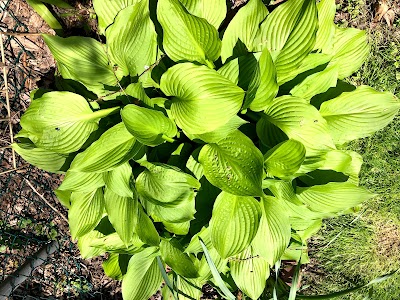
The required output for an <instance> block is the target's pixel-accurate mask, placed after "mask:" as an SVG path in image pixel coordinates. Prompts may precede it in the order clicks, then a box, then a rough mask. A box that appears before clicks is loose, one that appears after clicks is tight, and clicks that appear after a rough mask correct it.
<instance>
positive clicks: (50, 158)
mask: <svg viewBox="0 0 400 300" xmlns="http://www.w3.org/2000/svg"><path fill="white" fill-rule="evenodd" d="M11 147H12V148H13V150H14V151H15V152H17V153H18V154H19V155H20V156H21V157H22V158H23V159H24V160H26V161H27V162H28V163H30V164H32V165H34V166H36V167H38V168H40V169H42V170H45V171H47V172H54V173H59V172H60V170H61V169H62V166H63V165H64V164H65V160H66V159H67V156H66V155H65V154H60V153H56V152H52V151H49V150H45V149H42V148H36V147H34V145H33V144H25V143H13V144H12V145H11Z"/></svg>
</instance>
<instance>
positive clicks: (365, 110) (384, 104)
mask: <svg viewBox="0 0 400 300" xmlns="http://www.w3.org/2000/svg"><path fill="white" fill-rule="evenodd" d="M399 109H400V102H399V101H398V100H397V99H396V97H395V96H394V95H393V94H391V93H389V92H378V91H376V90H374V89H373V88H371V87H369V86H360V87H358V88H357V89H356V90H354V91H352V92H347V93H342V94H341V95H340V96H339V97H337V98H335V99H332V100H329V101H326V102H324V103H322V105H321V108H320V113H321V115H322V116H323V117H324V119H325V120H326V121H327V123H328V127H329V131H330V132H331V135H332V137H333V140H334V142H335V144H337V145H341V144H344V143H346V142H348V141H351V140H354V139H358V138H363V137H366V136H369V135H371V134H373V133H374V132H375V131H378V130H380V129H382V128H384V127H385V126H386V125H388V124H389V123H390V122H391V121H392V120H393V118H394V117H395V116H396V114H397V112H398V111H399Z"/></svg>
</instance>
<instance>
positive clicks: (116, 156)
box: [70, 122, 143, 173]
mask: <svg viewBox="0 0 400 300" xmlns="http://www.w3.org/2000/svg"><path fill="white" fill-rule="evenodd" d="M142 147H143V145H142V144H140V143H139V142H138V141H137V140H136V138H135V137H134V136H133V135H131V134H130V133H129V131H128V130H127V129H126V128H125V125H124V123H122V122H121V123H119V124H117V125H115V126H113V127H111V128H110V129H108V130H107V131H106V132H105V133H103V134H102V136H101V137H100V138H99V139H98V140H97V141H95V142H94V143H93V144H91V145H90V147H89V148H87V149H86V150H85V151H83V152H82V153H79V154H78V155H77V156H76V157H75V159H74V160H73V162H72V164H71V168H70V170H71V171H74V172H94V173H102V172H105V171H109V170H112V169H114V168H116V167H118V166H120V165H122V164H123V163H125V162H127V161H128V160H130V159H131V158H133V157H134V156H135V155H136V154H137V153H138V152H139V151H140V150H141V149H142Z"/></svg>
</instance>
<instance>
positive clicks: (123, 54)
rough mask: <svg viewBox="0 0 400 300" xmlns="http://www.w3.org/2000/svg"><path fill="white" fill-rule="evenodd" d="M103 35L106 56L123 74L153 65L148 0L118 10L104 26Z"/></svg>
mask: <svg viewBox="0 0 400 300" xmlns="http://www.w3.org/2000/svg"><path fill="white" fill-rule="evenodd" d="M133 32H134V33H135V34H132V33H133ZM106 37H107V47H108V51H109V54H110V59H111V61H112V62H113V63H114V64H116V65H117V66H118V67H119V68H121V69H122V73H123V74H124V75H125V76H126V75H131V76H136V75H140V74H142V73H143V72H144V71H145V70H146V69H147V68H149V66H151V65H152V64H154V63H155V62H156V60H157V34H156V31H155V28H154V24H153V22H152V21H151V19H150V11H149V0H141V1H139V2H138V3H136V4H135V5H131V6H128V7H126V8H124V9H123V10H121V11H120V12H119V13H118V15H117V17H116V18H115V21H114V23H113V24H112V25H111V26H110V27H109V28H107V31H106Z"/></svg>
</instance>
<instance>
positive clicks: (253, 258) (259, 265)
mask: <svg viewBox="0 0 400 300" xmlns="http://www.w3.org/2000/svg"><path fill="white" fill-rule="evenodd" d="M229 264H230V268H231V275H232V278H233V280H234V281H235V283H236V285H237V286H238V288H239V289H240V290H241V291H243V292H244V293H245V294H246V295H247V296H249V297H250V298H251V299H254V300H257V299H258V298H259V297H260V296H261V294H262V292H263V291H264V289H265V284H266V281H267V279H268V277H269V273H270V271H269V265H268V262H267V260H266V259H265V258H264V257H262V256H259V255H258V254H257V253H256V252H255V251H254V247H253V246H249V247H248V248H247V249H246V250H244V251H243V252H241V253H239V254H238V255H235V256H234V257H232V258H231V259H230V263H229Z"/></svg>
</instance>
